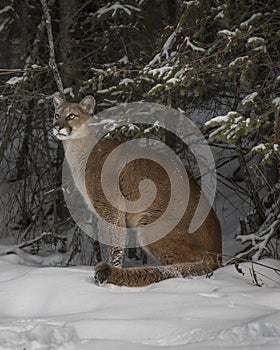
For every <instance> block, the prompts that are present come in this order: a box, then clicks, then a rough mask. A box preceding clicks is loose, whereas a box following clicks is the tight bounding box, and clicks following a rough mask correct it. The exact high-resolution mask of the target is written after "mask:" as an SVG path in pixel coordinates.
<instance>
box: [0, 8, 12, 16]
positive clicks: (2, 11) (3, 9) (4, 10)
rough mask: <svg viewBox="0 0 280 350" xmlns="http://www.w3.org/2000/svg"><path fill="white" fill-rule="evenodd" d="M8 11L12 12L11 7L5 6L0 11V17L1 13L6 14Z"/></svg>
mask: <svg viewBox="0 0 280 350" xmlns="http://www.w3.org/2000/svg"><path fill="white" fill-rule="evenodd" d="M10 10H12V11H13V10H14V9H13V8H12V6H5V7H3V8H2V9H1V10H0V15H2V14H3V13H5V12H8V11H10Z"/></svg>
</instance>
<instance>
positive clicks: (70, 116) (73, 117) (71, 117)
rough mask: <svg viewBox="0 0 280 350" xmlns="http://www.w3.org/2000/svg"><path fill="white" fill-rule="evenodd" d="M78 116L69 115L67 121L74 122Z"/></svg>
mask: <svg viewBox="0 0 280 350" xmlns="http://www.w3.org/2000/svg"><path fill="white" fill-rule="evenodd" d="M76 117H77V116H76V115H75V114H69V115H68V117H66V120H73V119H75V118H76Z"/></svg>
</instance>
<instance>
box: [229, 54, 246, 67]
mask: <svg viewBox="0 0 280 350" xmlns="http://www.w3.org/2000/svg"><path fill="white" fill-rule="evenodd" d="M248 58H249V57H248V56H241V57H237V58H236V59H235V60H233V61H232V62H230V64H229V65H228V66H229V67H233V66H235V65H236V64H239V63H242V62H244V61H246V60H248Z"/></svg>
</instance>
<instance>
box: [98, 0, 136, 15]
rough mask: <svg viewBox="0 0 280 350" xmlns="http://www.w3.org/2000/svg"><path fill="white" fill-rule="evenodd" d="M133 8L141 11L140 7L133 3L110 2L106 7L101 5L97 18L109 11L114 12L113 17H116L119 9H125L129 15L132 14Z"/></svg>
mask: <svg viewBox="0 0 280 350" xmlns="http://www.w3.org/2000/svg"><path fill="white" fill-rule="evenodd" d="M131 10H132V11H140V9H139V8H138V7H135V6H132V5H128V4H125V5H121V4H120V3H119V2H118V1H117V2H116V3H114V4H113V5H111V4H110V3H109V4H108V5H106V6H104V7H101V8H100V9H99V10H97V11H96V14H97V18H100V17H101V16H103V15H105V14H106V13H108V12H113V13H112V17H114V16H115V15H116V14H117V11H123V12H125V13H126V14H127V15H128V16H131Z"/></svg>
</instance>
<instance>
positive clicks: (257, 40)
mask: <svg viewBox="0 0 280 350" xmlns="http://www.w3.org/2000/svg"><path fill="white" fill-rule="evenodd" d="M260 41H261V42H264V39H263V38H260V37H258V36H254V37H252V38H249V39H248V41H247V42H248V44H251V43H255V42H260Z"/></svg>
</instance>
